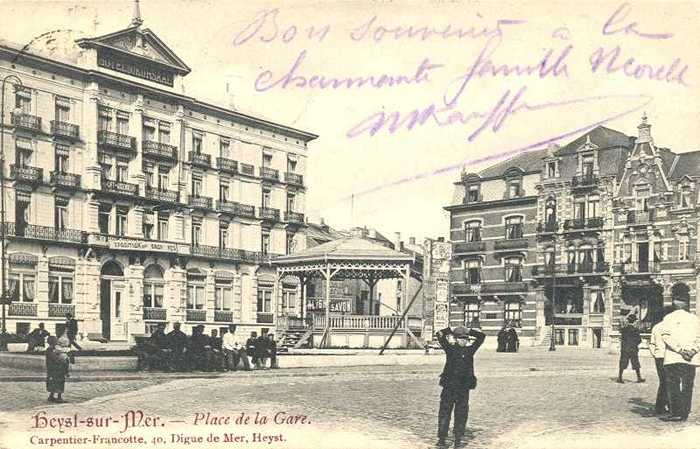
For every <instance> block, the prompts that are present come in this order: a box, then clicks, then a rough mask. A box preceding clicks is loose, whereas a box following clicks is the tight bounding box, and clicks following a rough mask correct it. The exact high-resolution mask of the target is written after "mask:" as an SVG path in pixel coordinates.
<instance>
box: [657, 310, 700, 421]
mask: <svg viewBox="0 0 700 449" xmlns="http://www.w3.org/2000/svg"><path fill="white" fill-rule="evenodd" d="M673 306H674V307H675V308H676V310H675V311H674V312H672V313H670V314H668V315H666V317H665V318H664V320H663V321H662V324H663V329H662V331H661V337H662V339H663V341H664V343H665V344H666V351H665V354H664V376H665V377H666V390H667V391H668V399H669V405H670V408H671V417H669V418H667V419H666V420H669V421H686V420H687V419H688V415H689V414H690V407H691V400H692V397H693V383H694V382H695V368H696V366H698V365H700V319H698V317H697V316H695V315H693V314H691V313H689V312H687V311H686V309H687V307H688V303H687V302H685V301H682V300H679V299H674V301H673ZM662 419H664V418H662Z"/></svg>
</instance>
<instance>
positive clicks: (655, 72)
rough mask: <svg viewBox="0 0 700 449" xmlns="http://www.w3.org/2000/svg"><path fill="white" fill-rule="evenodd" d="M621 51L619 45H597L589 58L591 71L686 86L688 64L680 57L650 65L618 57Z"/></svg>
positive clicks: (631, 58)
mask: <svg viewBox="0 0 700 449" xmlns="http://www.w3.org/2000/svg"><path fill="white" fill-rule="evenodd" d="M621 53H622V50H621V49H620V46H617V47H615V48H613V49H612V50H606V49H604V48H603V47H599V48H598V49H597V50H595V51H594V52H593V53H591V57H590V58H589V62H590V64H591V71H592V72H593V73H598V70H599V69H600V73H603V74H611V73H622V74H623V75H625V76H627V77H629V78H634V79H642V78H647V79H650V80H653V81H662V82H667V83H677V84H680V85H682V86H688V83H687V82H686V80H685V75H686V73H687V72H688V65H687V64H683V60H682V59H681V58H675V59H674V60H673V61H672V62H671V64H669V65H658V66H652V65H649V64H643V63H641V62H639V61H637V60H635V59H634V58H633V57H630V58H627V59H624V58H623V57H620V54H621Z"/></svg>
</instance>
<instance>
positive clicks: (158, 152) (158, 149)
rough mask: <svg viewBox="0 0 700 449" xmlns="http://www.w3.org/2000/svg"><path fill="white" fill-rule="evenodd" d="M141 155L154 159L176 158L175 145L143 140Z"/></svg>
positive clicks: (173, 159) (168, 159) (172, 159)
mask: <svg viewBox="0 0 700 449" xmlns="http://www.w3.org/2000/svg"><path fill="white" fill-rule="evenodd" d="M141 148H142V149H143V155H144V156H147V157H153V158H156V159H164V160H167V161H175V160H177V147H176V146H174V145H169V144H167V143H161V142H155V141H153V140H144V141H143V143H142V144H141Z"/></svg>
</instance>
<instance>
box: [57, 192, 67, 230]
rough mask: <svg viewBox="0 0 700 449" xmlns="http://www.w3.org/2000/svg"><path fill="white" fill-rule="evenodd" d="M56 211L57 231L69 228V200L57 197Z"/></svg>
mask: <svg viewBox="0 0 700 449" xmlns="http://www.w3.org/2000/svg"><path fill="white" fill-rule="evenodd" d="M55 204H56V208H55V211H54V225H55V227H56V229H66V228H67V227H68V198H63V197H57V198H56V203H55Z"/></svg>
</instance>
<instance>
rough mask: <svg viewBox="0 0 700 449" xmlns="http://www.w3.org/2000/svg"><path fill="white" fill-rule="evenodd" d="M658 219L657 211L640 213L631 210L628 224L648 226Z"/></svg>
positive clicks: (628, 215) (628, 214)
mask: <svg viewBox="0 0 700 449" xmlns="http://www.w3.org/2000/svg"><path fill="white" fill-rule="evenodd" d="M655 219H656V210H655V209H650V210H648V211H638V210H631V211H628V212H627V223H628V224H633V225H637V224H647V223H649V222H652V221H654V220H655Z"/></svg>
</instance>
